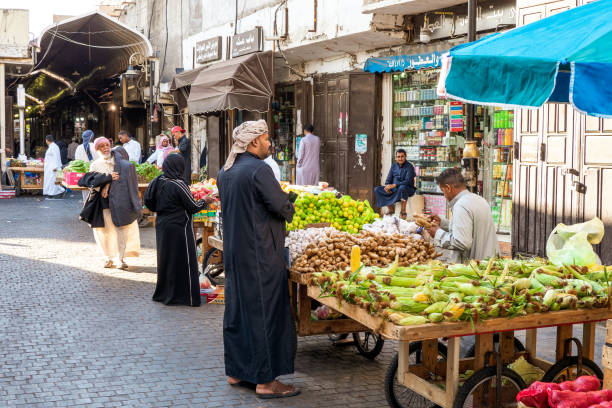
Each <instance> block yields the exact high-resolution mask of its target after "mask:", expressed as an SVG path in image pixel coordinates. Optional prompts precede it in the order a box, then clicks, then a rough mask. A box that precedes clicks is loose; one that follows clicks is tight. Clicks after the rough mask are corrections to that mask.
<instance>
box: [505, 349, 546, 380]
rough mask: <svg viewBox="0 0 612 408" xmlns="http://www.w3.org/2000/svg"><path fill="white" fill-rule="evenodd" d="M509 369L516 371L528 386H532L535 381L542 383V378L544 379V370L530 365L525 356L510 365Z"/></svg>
mask: <svg viewBox="0 0 612 408" xmlns="http://www.w3.org/2000/svg"><path fill="white" fill-rule="evenodd" d="M508 368H510V369H512V370H514V371H516V372H517V373H518V375H520V376H521V378H522V379H523V381H525V384H527V385H530V384H531V383H533V382H534V381H540V380H541V379H542V377H544V370H542V369H541V368H540V367H536V366H534V365H532V364H529V363H528V362H527V360H525V357H523V356H521V357H519V358H518V359H517V360H516V361H515V362H514V363H512V364H510V365H509V366H508Z"/></svg>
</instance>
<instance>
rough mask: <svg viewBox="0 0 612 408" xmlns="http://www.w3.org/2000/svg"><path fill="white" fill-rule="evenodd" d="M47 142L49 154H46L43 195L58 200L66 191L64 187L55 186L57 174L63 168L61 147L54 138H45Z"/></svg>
mask: <svg viewBox="0 0 612 408" xmlns="http://www.w3.org/2000/svg"><path fill="white" fill-rule="evenodd" d="M45 141H46V142H47V146H48V148H47V152H46V153H45V175H44V184H43V194H44V195H46V196H47V197H50V198H58V197H57V196H59V195H63V194H64V193H65V192H66V190H65V189H64V187H62V186H59V185H57V184H55V172H56V171H57V170H58V169H61V168H62V158H61V155H60V149H59V147H58V146H57V145H56V144H55V143H54V142H53V136H52V135H47V136H45Z"/></svg>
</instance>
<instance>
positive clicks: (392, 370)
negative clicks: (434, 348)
mask: <svg viewBox="0 0 612 408" xmlns="http://www.w3.org/2000/svg"><path fill="white" fill-rule="evenodd" d="M422 347H423V345H422V343H421V342H420V341H415V342H412V343H410V348H409V349H408V354H412V353H416V352H417V351H420V350H421V348H422ZM438 354H439V355H441V356H442V357H444V359H445V360H446V356H448V349H447V348H446V346H445V345H444V344H442V343H440V342H438ZM397 360H398V358H397V353H395V356H393V359H392V360H391V363H390V364H389V367H388V368H387V372H386V374H385V398H386V399H387V403H388V404H389V406H390V407H391V408H407V407H403V406H401V405H400V404H399V402H397V399H396V398H395V393H394V389H393V381H394V380H395V377H396V376H397V364H398V362H397ZM431 404H432V405H431V407H432V408H433V407H438V408H439V406H438V405H436V404H434V403H433V402H432V403H431Z"/></svg>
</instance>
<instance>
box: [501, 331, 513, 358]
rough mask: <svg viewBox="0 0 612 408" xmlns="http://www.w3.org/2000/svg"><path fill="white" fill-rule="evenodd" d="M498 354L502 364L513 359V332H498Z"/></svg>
mask: <svg viewBox="0 0 612 408" xmlns="http://www.w3.org/2000/svg"><path fill="white" fill-rule="evenodd" d="M499 355H500V356H501V359H502V364H504V365H507V364H510V363H512V362H513V361H514V332H513V331H508V332H503V333H501V334H500V342H499Z"/></svg>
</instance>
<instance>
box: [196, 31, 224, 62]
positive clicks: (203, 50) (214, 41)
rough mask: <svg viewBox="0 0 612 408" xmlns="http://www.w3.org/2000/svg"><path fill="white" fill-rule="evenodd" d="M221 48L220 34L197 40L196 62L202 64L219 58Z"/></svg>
mask: <svg viewBox="0 0 612 408" xmlns="http://www.w3.org/2000/svg"><path fill="white" fill-rule="evenodd" d="M222 48H223V46H222V40H221V36H217V37H213V38H209V39H207V40H203V41H198V42H197V43H196V46H195V53H196V62H197V63H198V64H204V63H206V62H210V61H217V60H220V59H221V50H222Z"/></svg>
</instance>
